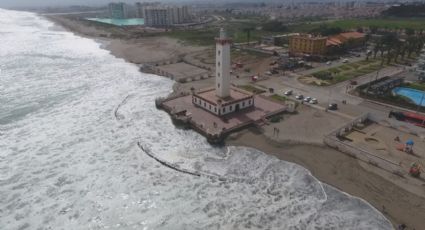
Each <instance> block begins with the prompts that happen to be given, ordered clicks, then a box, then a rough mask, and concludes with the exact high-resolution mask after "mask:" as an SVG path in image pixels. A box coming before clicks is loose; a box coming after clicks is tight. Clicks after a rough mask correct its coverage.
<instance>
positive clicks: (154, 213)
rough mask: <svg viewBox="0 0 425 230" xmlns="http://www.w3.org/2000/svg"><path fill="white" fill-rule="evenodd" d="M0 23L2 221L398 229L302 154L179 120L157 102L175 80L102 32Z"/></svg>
mask: <svg viewBox="0 0 425 230" xmlns="http://www.w3.org/2000/svg"><path fill="white" fill-rule="evenodd" d="M0 25H1V26H0V229H392V225H391V223H390V222H389V221H388V220H387V219H386V218H385V217H384V216H383V215H382V214H381V213H380V212H378V211H377V210H376V209H374V208H373V207H372V206H371V205H369V204H368V203H366V202H365V201H363V200H361V199H358V198H356V197H353V196H350V195H348V194H346V193H343V192H341V191H339V190H337V189H335V188H333V187H331V186H329V185H326V184H324V183H321V182H320V181H319V180H317V179H316V178H315V177H313V176H312V175H311V174H310V172H309V171H308V170H306V169H305V168H303V167H301V166H299V165H296V164H293V163H289V162H285V161H281V160H278V159H277V158H275V157H273V156H270V155H266V154H264V153H263V152H260V151H258V150H255V149H251V148H242V147H229V148H227V147H222V148H218V147H212V146H211V145H209V144H208V143H207V142H206V140H205V138H204V137H202V136H200V135H199V134H197V133H195V132H193V131H191V130H184V129H177V128H175V126H174V125H173V124H172V122H171V120H170V118H169V116H168V115H167V114H166V113H165V112H163V111H160V110H157V109H156V108H155V103H154V100H155V98H157V97H160V96H165V95H167V94H168V93H170V92H171V87H172V84H173V82H172V81H171V80H169V79H166V78H163V77H159V76H155V75H151V74H143V73H140V72H139V71H138V67H137V66H135V65H133V64H129V63H126V62H125V61H124V60H122V59H118V58H115V57H114V56H112V55H110V54H109V52H108V51H106V50H104V49H102V48H101V44H100V43H99V42H96V41H94V40H91V39H87V38H82V37H79V36H76V35H74V34H72V33H70V32H66V31H63V30H58V29H57V27H56V26H55V25H54V24H53V23H51V22H49V21H47V20H45V19H44V18H42V17H40V16H37V15H36V14H33V13H27V12H15V11H7V10H2V9H0ZM152 156H153V157H155V158H157V159H159V160H161V161H164V162H166V163H167V164H169V165H172V166H173V167H175V168H177V169H178V170H175V169H172V168H169V167H167V166H165V165H163V164H161V163H159V162H158V161H157V160H155V159H154V158H152Z"/></svg>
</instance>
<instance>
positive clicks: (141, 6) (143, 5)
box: [136, 2, 161, 18]
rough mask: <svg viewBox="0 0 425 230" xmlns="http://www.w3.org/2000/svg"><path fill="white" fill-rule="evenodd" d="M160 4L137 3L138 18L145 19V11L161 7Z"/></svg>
mask: <svg viewBox="0 0 425 230" xmlns="http://www.w3.org/2000/svg"><path fill="white" fill-rule="evenodd" d="M160 4H161V3H160V2H137V3H136V16H137V17H138V18H144V17H145V14H144V9H145V8H146V7H149V6H159V5H160Z"/></svg>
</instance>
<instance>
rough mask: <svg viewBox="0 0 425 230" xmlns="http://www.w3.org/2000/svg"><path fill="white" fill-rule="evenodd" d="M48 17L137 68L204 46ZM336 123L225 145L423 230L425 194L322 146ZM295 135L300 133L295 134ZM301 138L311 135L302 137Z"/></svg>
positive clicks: (251, 135)
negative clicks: (297, 168) (285, 164)
mask: <svg viewBox="0 0 425 230" xmlns="http://www.w3.org/2000/svg"><path fill="white" fill-rule="evenodd" d="M49 19H50V20H52V21H54V22H56V23H58V24H59V25H62V26H63V27H64V28H66V29H68V30H70V31H72V32H75V33H76V34H79V35H82V36H86V37H90V38H95V39H102V40H103V39H105V40H106V41H107V42H108V45H106V46H105V49H107V50H109V51H110V52H111V54H113V55H115V56H117V57H120V58H123V59H125V60H127V61H128V62H131V63H136V64H139V63H144V62H154V61H159V60H163V59H167V58H171V57H176V56H178V55H181V54H187V53H191V52H197V51H200V50H202V49H204V48H205V47H192V46H187V45H183V44H182V43H181V42H179V41H177V40H175V39H171V38H166V37H142V38H123V37H122V38H108V36H106V35H105V33H106V32H105V30H102V29H99V28H95V27H92V26H87V25H84V24H81V23H79V22H78V21H73V20H69V19H63V18H60V17H59V18H56V17H55V18H49ZM211 82H212V80H211V79H206V80H202V81H198V82H193V83H186V84H176V85H175V87H174V90H177V91H182V90H183V91H187V90H188V89H190V87H191V86H192V85H193V84H196V87H202V86H204V85H206V84H210V83H211ZM302 109H303V110H306V111H307V112H306V113H310V114H313V116H315V117H316V118H317V120H312V121H310V122H312V123H314V122H316V123H317V122H324V121H322V120H321V119H322V117H323V116H322V114H321V113H322V112H314V111H312V110H311V109H308V108H307V109H306V108H302ZM286 119H294V120H297V119H298V120H299V119H305V118H303V117H302V116H298V115H293V117H292V115H291V116H288V117H286V115H285V116H284V120H286ZM334 121H335V123H334V124H331V123H324V125H325V126H326V127H327V129H326V128H324V129H318V130H315V131H314V132H310V130H308V129H301V130H298V129H297V127H296V126H291V124H290V123H285V122H284V121H283V122H281V123H279V124H278V125H279V128H280V130H281V133H282V136H281V137H279V138H273V137H271V134H270V133H271V132H272V131H271V127H273V126H266V127H264V128H263V129H262V130H258V129H255V128H251V129H249V130H244V131H240V132H238V133H234V134H232V135H230V136H229V137H228V139H227V141H226V145H232V146H248V147H253V148H256V149H259V150H261V151H263V152H265V153H267V154H271V155H274V156H276V157H278V158H279V159H282V160H285V161H290V162H294V163H297V164H299V165H301V166H303V167H305V168H307V169H308V170H310V171H311V173H312V174H313V175H314V176H315V177H317V178H318V179H319V180H321V181H322V182H324V183H327V184H329V185H332V186H334V187H336V188H338V189H340V190H342V191H344V192H346V193H348V194H350V195H353V196H357V197H360V198H362V199H364V200H366V201H368V202H369V203H370V204H371V205H373V206H374V207H375V208H376V209H378V210H379V211H381V212H382V213H383V214H384V215H385V216H386V217H387V218H388V219H389V220H391V221H392V223H393V224H394V226H395V227H396V226H397V225H399V224H401V223H404V224H406V225H407V226H408V229H425V227H424V224H425V194H423V196H420V195H418V194H413V193H411V192H408V191H407V190H405V189H404V188H402V187H399V186H397V185H396V184H394V183H392V182H391V180H389V179H388V178H391V177H394V176H395V175H387V176H386V177H385V178H384V177H382V176H381V175H378V174H377V173H374V172H373V170H367V166H366V167H365V166H363V165H361V163H359V162H358V161H357V160H356V159H353V158H350V157H348V156H347V155H345V154H342V153H340V152H338V151H336V150H334V149H331V148H328V147H326V146H325V145H324V144H323V143H322V141H321V139H322V136H323V135H324V134H326V132H327V131H328V129H332V128H334V125H338V124H340V123H342V122H345V120H344V119H341V118H339V117H337V118H335V120H334ZM288 130H289V131H288ZM291 130H292V131H291ZM285 132H287V133H286V134H288V133H289V132H290V134H291V135H287V136H285V134H284V133H285ZM293 133H296V135H292V134H293ZM303 135H309V136H308V138H303ZM289 136H291V137H296V138H295V139H292V140H291V139H288V138H289ZM303 139H304V141H303ZM305 139H308V141H305ZM295 143H296V144H295Z"/></svg>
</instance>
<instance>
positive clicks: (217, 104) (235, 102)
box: [192, 87, 254, 116]
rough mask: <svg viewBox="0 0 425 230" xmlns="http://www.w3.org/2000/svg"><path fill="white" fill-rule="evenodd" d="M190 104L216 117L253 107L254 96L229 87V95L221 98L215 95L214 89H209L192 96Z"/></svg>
mask: <svg viewBox="0 0 425 230" xmlns="http://www.w3.org/2000/svg"><path fill="white" fill-rule="evenodd" d="M192 103H193V104H195V105H196V106H198V107H201V108H203V109H205V110H207V111H209V112H211V113H213V114H215V115H217V116H222V115H226V114H229V113H233V112H238V111H240V110H242V109H246V108H249V107H252V106H254V95H253V94H251V93H249V92H246V91H245V90H242V89H239V88H236V87H230V95H229V96H228V97H225V98H222V97H219V96H217V95H216V93H215V88H209V89H204V90H201V91H199V92H197V93H195V94H193V95H192Z"/></svg>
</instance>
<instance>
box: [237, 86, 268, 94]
mask: <svg viewBox="0 0 425 230" xmlns="http://www.w3.org/2000/svg"><path fill="white" fill-rule="evenodd" d="M238 88H241V89H243V90H246V91H248V92H251V93H255V94H260V93H264V92H266V90H264V89H259V88H257V87H255V86H253V85H238Z"/></svg>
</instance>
